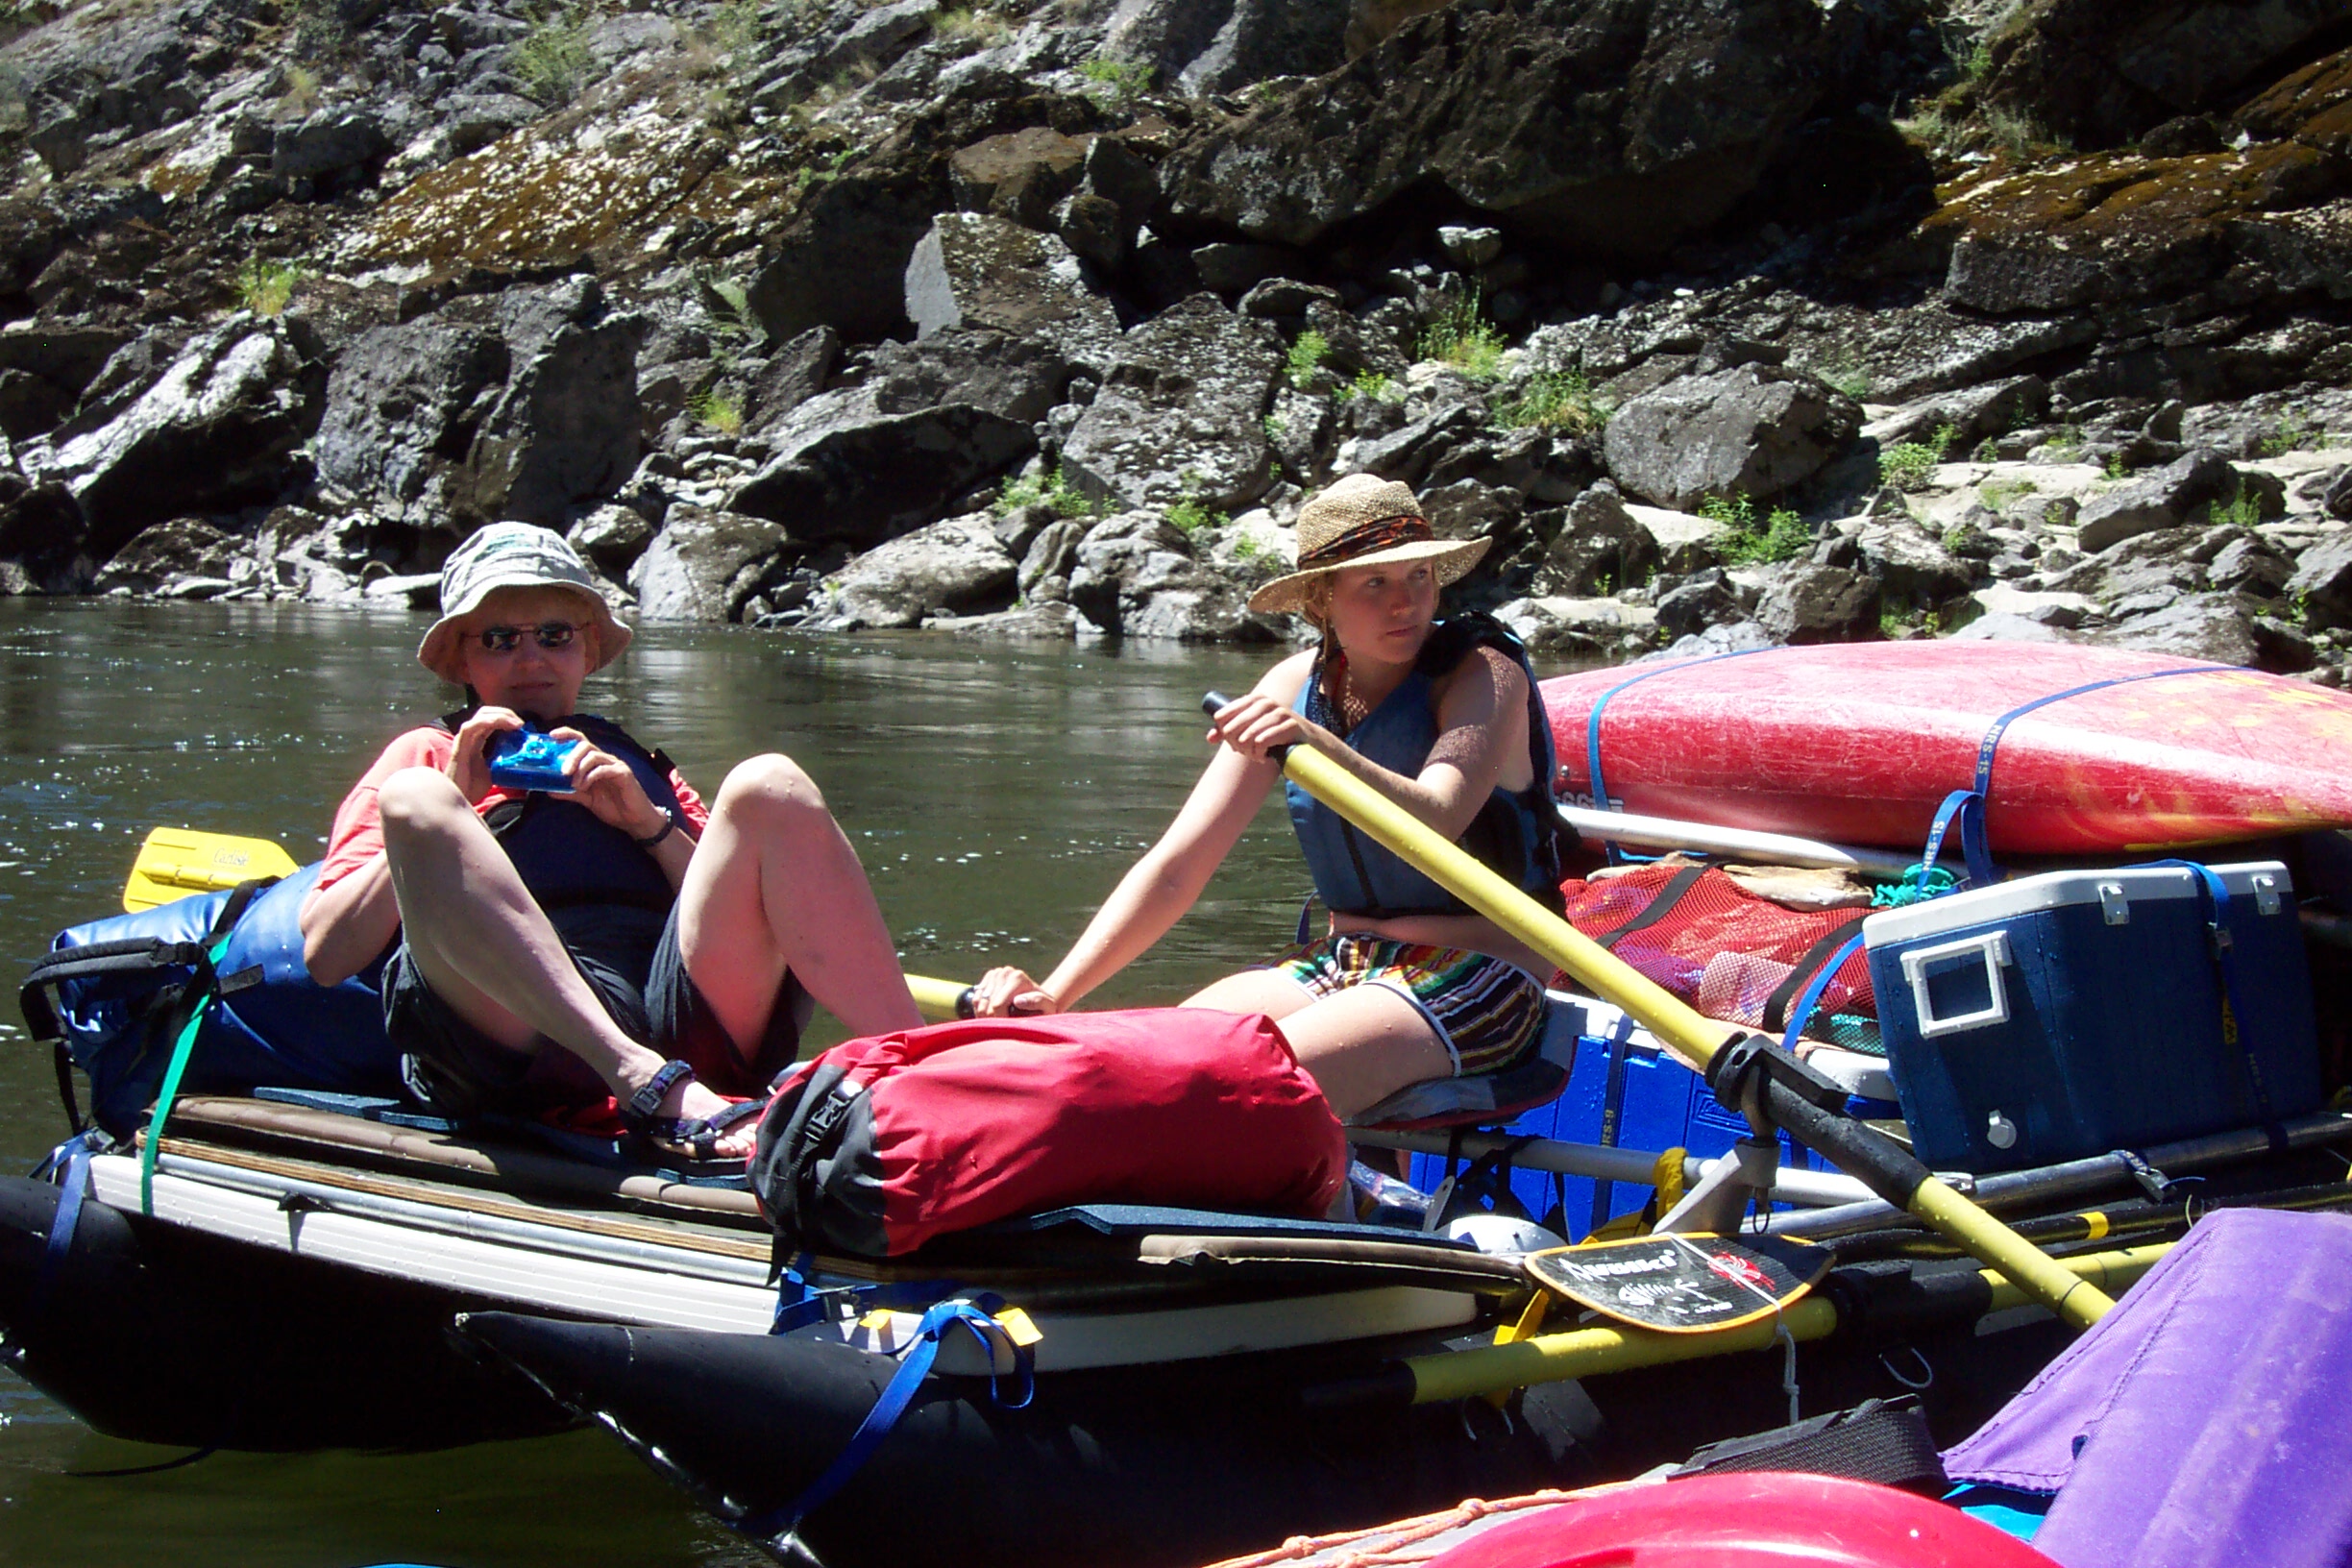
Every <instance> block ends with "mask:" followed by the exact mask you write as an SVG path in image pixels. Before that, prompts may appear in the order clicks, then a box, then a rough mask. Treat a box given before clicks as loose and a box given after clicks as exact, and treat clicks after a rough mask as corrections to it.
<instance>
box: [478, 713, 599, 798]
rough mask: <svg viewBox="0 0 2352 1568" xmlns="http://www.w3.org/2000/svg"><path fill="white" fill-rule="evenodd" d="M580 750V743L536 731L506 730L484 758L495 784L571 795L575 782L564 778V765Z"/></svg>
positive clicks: (495, 737) (492, 739)
mask: <svg viewBox="0 0 2352 1568" xmlns="http://www.w3.org/2000/svg"><path fill="white" fill-rule="evenodd" d="M579 747H580V743H579V742H578V741H559V740H557V739H556V738H555V737H554V736H552V735H542V734H541V733H540V732H539V731H537V730H535V729H502V730H500V731H499V732H498V733H497V734H496V735H493V736H491V737H490V741H489V744H488V745H486V746H484V747H482V755H483V757H484V758H486V759H487V760H488V762H489V764H490V782H491V783H493V784H496V785H499V786H501V787H502V788H504V789H509V790H536V791H538V792H540V793H541V794H544V795H570V794H571V793H572V781H571V780H570V779H569V778H567V777H565V776H564V764H565V763H567V762H569V761H570V760H571V759H572V753H573V752H575V751H576V750H578V749H579Z"/></svg>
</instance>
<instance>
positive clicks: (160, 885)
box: [123, 827, 299, 911]
mask: <svg viewBox="0 0 2352 1568" xmlns="http://www.w3.org/2000/svg"><path fill="white" fill-rule="evenodd" d="M295 870H299V868H298V867H296V866H295V864H294V857H293V856H291V855H289V854H287V853H286V852H285V851H284V850H283V849H281V848H280V847H278V845H275V844H273V843H271V842H270V841H269V840H267V839H233V838H231V837H229V835H227V834H226V833H199V832H197V831H196V830H195V829H194V828H188V827H159V828H157V829H156V830H155V831H154V832H152V833H150V834H148V835H147V842H146V843H145V844H143V845H139V852H138V862H137V864H136V865H135V866H133V867H132V868H131V882H130V885H129V886H127V887H125V888H124V889H123V908H124V909H126V910H132V911H137V910H142V909H153V908H155V907H156V906H157V905H158V904H168V903H170V902H172V901H173V900H174V899H176V898H185V897H187V896H188V895H189V894H197V893H216V892H218V891H219V890H220V889H222V888H233V887H235V886H236V885H237V884H238V883H239V882H250V881H252V880H253V879H254V878H256V877H258V876H285V875H288V874H289V873H291V872H293V871H295Z"/></svg>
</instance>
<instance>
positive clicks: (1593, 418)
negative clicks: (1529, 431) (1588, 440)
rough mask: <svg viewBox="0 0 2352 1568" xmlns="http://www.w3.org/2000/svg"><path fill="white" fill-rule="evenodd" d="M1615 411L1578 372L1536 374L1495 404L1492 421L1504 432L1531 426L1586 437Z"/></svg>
mask: <svg viewBox="0 0 2352 1568" xmlns="http://www.w3.org/2000/svg"><path fill="white" fill-rule="evenodd" d="M1615 411H1616V410H1615V409H1614V408H1613V407H1612V406H1611V405H1610V404H1609V403H1608V401H1607V400H1606V399H1605V398H1603V397H1602V396H1601V395H1600V394H1599V393H1597V392H1595V391H1594V390H1593V388H1592V383H1591V382H1590V381H1588V380H1585V379H1584V373H1583V372H1582V371H1580V370H1545V371H1538V372H1536V373H1535V374H1534V375H1532V376H1531V377H1529V378H1528V379H1527V380H1525V381H1522V382H1521V383H1520V384H1519V389H1518V391H1517V392H1516V393H1514V394H1513V395H1512V396H1511V397H1509V398H1507V399H1505V400H1504V401H1503V402H1501V403H1499V404H1496V405H1495V411H1494V422H1495V424H1496V425H1498V426H1499V427H1501V428H1502V429H1507V430H1515V429H1522V428H1524V427H1526V426H1530V425H1540V426H1542V427H1544V428H1545V429H1556V430H1566V431H1567V432H1568V433H1569V434H1571V435H1587V434H1590V433H1591V432H1592V431H1594V430H1597V429H1601V427H1602V426H1604V425H1606V424H1607V423H1608V419H1609V415H1610V414H1611V413H1613V412H1615Z"/></svg>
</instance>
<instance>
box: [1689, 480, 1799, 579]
mask: <svg viewBox="0 0 2352 1568" xmlns="http://www.w3.org/2000/svg"><path fill="white" fill-rule="evenodd" d="M1699 515H1700V516H1701V517H1703V518H1705V519H1707V521H1709V522H1711V523H1720V524H1722V525H1723V526H1724V528H1725V530H1726V531H1725V532H1723V533H1721V534H1719V535H1717V536H1716V539H1715V541H1714V550H1715V553H1716V555H1717V557H1718V558H1720V559H1721V560H1722V561H1723V562H1724V564H1725V565H1727V566H1748V565H1752V564H1754V563H1758V562H1769V561H1793V560H1795V559H1796V558H1797V557H1798V556H1800V555H1802V554H1803V553H1804V552H1805V551H1808V550H1811V549H1812V548H1813V530H1812V529H1811V528H1809V527H1805V521H1804V519H1803V518H1801V517H1800V516H1798V515H1797V514H1796V513H1795V512H1793V511H1791V510H1789V509H1788V508H1787V507H1785V506H1776V507H1775V508H1773V510H1772V512H1771V513H1770V514H1769V515H1768V516H1767V517H1766V518H1765V519H1764V521H1763V525H1762V526H1761V527H1758V526H1757V523H1756V515H1755V502H1752V501H1751V500H1749V499H1748V498H1747V497H1746V496H1744V495H1730V496H1710V497H1708V498H1707V499H1706V500H1705V501H1703V502H1700V504H1699Z"/></svg>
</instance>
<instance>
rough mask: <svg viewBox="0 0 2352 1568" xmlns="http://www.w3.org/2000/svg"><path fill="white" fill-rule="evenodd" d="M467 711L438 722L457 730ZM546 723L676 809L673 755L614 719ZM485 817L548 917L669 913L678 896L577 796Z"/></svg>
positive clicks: (505, 804) (506, 804)
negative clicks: (581, 739)
mask: <svg viewBox="0 0 2352 1568" xmlns="http://www.w3.org/2000/svg"><path fill="white" fill-rule="evenodd" d="M468 711H469V710H460V711H459V712H456V713H453V714H450V715H447V716H445V717H444V718H443V719H442V720H441V721H440V724H441V726H442V727H443V728H446V729H450V730H454V729H456V728H457V726H458V725H460V724H462V723H465V721H466V719H467V717H468ZM548 727H549V728H550V729H558V728H566V727H568V728H572V729H576V730H578V731H579V732H580V733H581V734H583V735H585V736H587V737H588V740H589V743H590V744H591V745H593V746H595V747H596V748H597V749H598V750H600V751H605V752H609V753H610V754H612V755H613V756H616V757H618V758H620V759H621V760H622V761H623V762H625V763H626V764H628V769H629V772H632V773H635V774H636V775H637V782H638V784H639V785H640V786H641V787H643V789H644V790H645V793H646V798H647V799H649V800H650V801H652V802H653V803H654V804H655V805H657V806H660V807H663V808H664V809H666V810H669V811H678V810H679V805H678V797H677V791H676V790H675V789H674V787H673V786H672V785H671V782H670V774H671V763H670V759H669V758H668V757H666V756H664V755H663V754H662V753H660V752H658V751H649V750H648V749H646V747H643V746H641V745H639V744H638V742H637V741H636V739H635V738H634V737H632V736H631V735H630V734H629V733H628V732H627V731H626V730H625V729H623V728H622V727H621V726H620V725H619V724H616V723H613V722H612V721H611V720H609V719H600V718H598V717H597V716H596V715H594V714H587V713H576V714H574V715H572V716H571V717H570V718H568V719H559V720H557V721H555V723H551V724H550V725H548ZM482 820H483V821H486V822H488V823H489V824H490V831H491V832H493V833H495V834H497V835H498V841H499V844H500V845H501V846H502V847H503V848H504V849H505V851H506V857H507V858H508V859H509V860H511V861H513V862H514V866H515V870H517V871H518V872H520V873H521V874H522V877H523V885H524V886H525V887H527V888H528V889H530V892H531V896H532V897H533V898H535V899H536V900H538V903H539V907H540V908H541V909H544V910H546V911H547V912H548V913H549V914H550V915H555V914H556V913H557V912H559V911H563V910H571V909H578V908H583V907H589V906H605V907H611V906H620V907H623V908H628V909H643V910H650V911H655V912H662V913H666V912H667V911H668V910H669V908H670V906H671V904H673V903H674V902H675V901H676V898H677V893H676V890H675V889H674V888H672V887H671V886H670V879H669V878H668V877H667V876H665V875H663V874H662V869H661V867H660V866H659V865H658V864H657V863H656V862H655V861H654V859H653V857H652V856H651V855H649V854H648V853H647V852H646V851H645V850H644V849H642V848H640V847H638V845H637V844H636V842H635V841H634V840H633V839H631V838H630V837H629V835H628V834H626V833H624V832H623V831H621V829H619V828H617V827H614V826H612V825H611V824H610V823H607V822H604V821H600V820H599V819H598V818H597V815H596V813H594V812H592V811H590V810H589V809H588V808H587V807H586V806H583V805H581V804H579V803H578V802H577V801H575V800H571V799H568V798H566V797H565V796H560V795H536V794H534V795H527V796H524V797H523V798H522V799H520V800H508V801H502V802H501V803H500V804H498V805H496V806H493V807H491V808H490V810H489V811H488V812H486V813H484V814H483V818H482ZM558 923H559V924H560V923H562V922H561V921H560V920H559V921H558Z"/></svg>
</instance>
